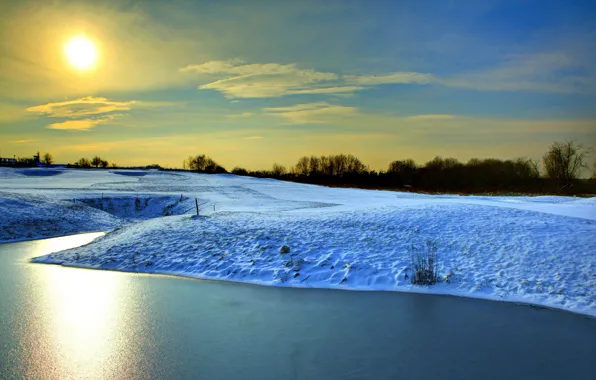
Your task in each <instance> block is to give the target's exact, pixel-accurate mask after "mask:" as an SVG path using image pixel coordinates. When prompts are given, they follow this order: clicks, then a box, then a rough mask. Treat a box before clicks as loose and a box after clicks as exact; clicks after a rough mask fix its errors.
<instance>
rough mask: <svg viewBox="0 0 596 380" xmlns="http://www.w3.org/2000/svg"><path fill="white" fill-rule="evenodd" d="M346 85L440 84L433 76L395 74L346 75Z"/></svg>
mask: <svg viewBox="0 0 596 380" xmlns="http://www.w3.org/2000/svg"><path fill="white" fill-rule="evenodd" d="M343 79H344V80H345V82H346V83H350V84H359V85H367V86H374V85H379V84H399V83H401V84H409V83H416V84H428V83H433V82H438V80H437V78H435V77H434V76H433V75H431V74H422V73H411V72H395V73H391V74H385V75H345V76H344V77H343Z"/></svg>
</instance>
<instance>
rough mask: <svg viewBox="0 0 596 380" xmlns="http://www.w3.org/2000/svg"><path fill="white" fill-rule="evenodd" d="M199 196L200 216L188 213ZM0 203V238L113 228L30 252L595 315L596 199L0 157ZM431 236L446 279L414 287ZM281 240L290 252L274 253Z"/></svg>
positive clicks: (88, 262) (96, 263) (107, 264)
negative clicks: (46, 165) (20, 163)
mask: <svg viewBox="0 0 596 380" xmlns="http://www.w3.org/2000/svg"><path fill="white" fill-rule="evenodd" d="M195 199H198V201H199V202H200V204H201V206H200V208H201V210H200V212H201V216H200V217H196V216H193V215H194V214H196V211H195ZM0 215H2V218H1V220H0V227H1V233H0V239H1V240H3V241H10V240H13V239H23V238H34V237H43V236H55V235H61V234H70V233H76V232H85V231H111V230H113V229H115V230H113V231H112V232H109V233H108V234H106V235H105V236H104V237H101V238H99V239H97V240H96V241H94V242H93V243H91V244H89V245H87V246H84V247H79V248H75V249H71V250H67V251H63V252H58V253H53V254H50V255H47V256H43V257H40V258H37V259H35V261H36V262H43V263H55V264H62V265H69V266H80V267H89V268H100V269H113V270H122V271H132V272H150V273H167V274H176V275H182V276H188V277H197V278H204V279H220V280H232V281H243V282H251V283H258V284H266V285H276V286H299V287H326V288H345V289H359V290H398V291H413V292H428V293H444V294H453V295H462V296H470V297H477V298H488V299H495V300H506V301H519V302H527V303H532V304H538V305H546V306H552V307H557V308H562V309H566V310H572V311H576V312H581V313H586V314H590V315H596V238H595V236H596V234H595V233H596V199H579V198H578V199H576V198H569V197H474V196H452V195H443V196H430V195H420V194H410V193H397V192H387V191H371V190H359V189H337V188H326V187H320V186H313V185H304V184H295V183H288V182H281V181H276V180H270V179H255V178H248V177H237V176H233V175H199V174H190V173H171V172H159V171H103V170H88V171H83V170H67V169H62V170H52V171H51V172H49V171H48V172H44V169H27V170H17V169H6V168H1V169H0ZM429 242H430V243H431V244H433V245H434V246H436V247H437V251H438V256H439V260H440V264H439V272H440V275H441V278H442V279H443V281H441V282H440V283H439V284H436V285H433V286H430V287H424V286H414V285H412V284H411V283H410V279H411V271H412V269H411V256H412V254H413V253H415V252H417V251H419V250H421V249H424V247H425V246H426V245H427V243H429ZM284 245H285V246H287V247H289V248H290V252H288V253H282V252H281V247H282V246H284ZM406 275H409V276H408V278H407V276H406Z"/></svg>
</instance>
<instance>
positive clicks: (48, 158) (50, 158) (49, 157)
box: [41, 152, 54, 165]
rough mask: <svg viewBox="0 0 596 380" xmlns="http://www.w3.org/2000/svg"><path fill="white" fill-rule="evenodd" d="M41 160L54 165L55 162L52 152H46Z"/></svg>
mask: <svg viewBox="0 0 596 380" xmlns="http://www.w3.org/2000/svg"><path fill="white" fill-rule="evenodd" d="M41 162H42V163H43V164H45V165H52V164H53V163H54V156H52V154H51V153H49V152H46V153H45V154H44V155H43V158H42V159H41Z"/></svg>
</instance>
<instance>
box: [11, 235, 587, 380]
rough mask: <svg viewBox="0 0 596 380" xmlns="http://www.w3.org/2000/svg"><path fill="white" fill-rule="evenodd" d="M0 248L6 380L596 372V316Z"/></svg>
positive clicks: (71, 242) (44, 245) (47, 243)
mask: <svg viewBox="0 0 596 380" xmlns="http://www.w3.org/2000/svg"><path fill="white" fill-rule="evenodd" d="M95 236H97V234H95V235H94V234H86V235H78V236H71V237H63V238H56V239H48V240H39V241H31V242H22V243H13V244H0V378H2V379H5V378H6V379H18V378H36V379H62V378H120V379H148V378H164V379H165V378H169V379H184V378H189V379H190V378H192V379H394V378H407V379H429V378H435V379H436V378H442V379H456V378H457V379H465V378H470V379H504V378H523V379H571V378H573V379H584V378H585V379H589V378H592V377H591V376H593V374H594V373H596V361H594V360H593V359H594V357H596V319H594V318H591V317H586V316H582V315H576V314H572V313H568V312H562V311H553V310H548V309H539V308H532V307H527V306H520V305H514V304H509V303H502V302H490V301H482V300H474V299H467V298H457V297H447V296H431V295H418V294H408V293H394V292H357V291H337V290H335V291H334V290H316V289H293V288H276V287H262V286H253V285H245V284H236V283H226V282H208V281H197V280H187V279H182V278H174V277H166V276H155V275H138V274H131V273H120V272H107V271H98V270H85V269H74V268H64V267H59V266H52V265H41V264H31V263H29V259H30V258H32V257H35V256H40V255H42V254H46V253H49V252H52V251H56V250H60V249H64V248H67V247H72V246H76V245H80V244H84V243H86V242H88V241H90V240H91V239H92V238H93V237H95Z"/></svg>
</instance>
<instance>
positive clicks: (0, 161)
mask: <svg viewBox="0 0 596 380" xmlns="http://www.w3.org/2000/svg"><path fill="white" fill-rule="evenodd" d="M16 164H17V159H16V158H4V157H0V165H2V166H15V165H16Z"/></svg>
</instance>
